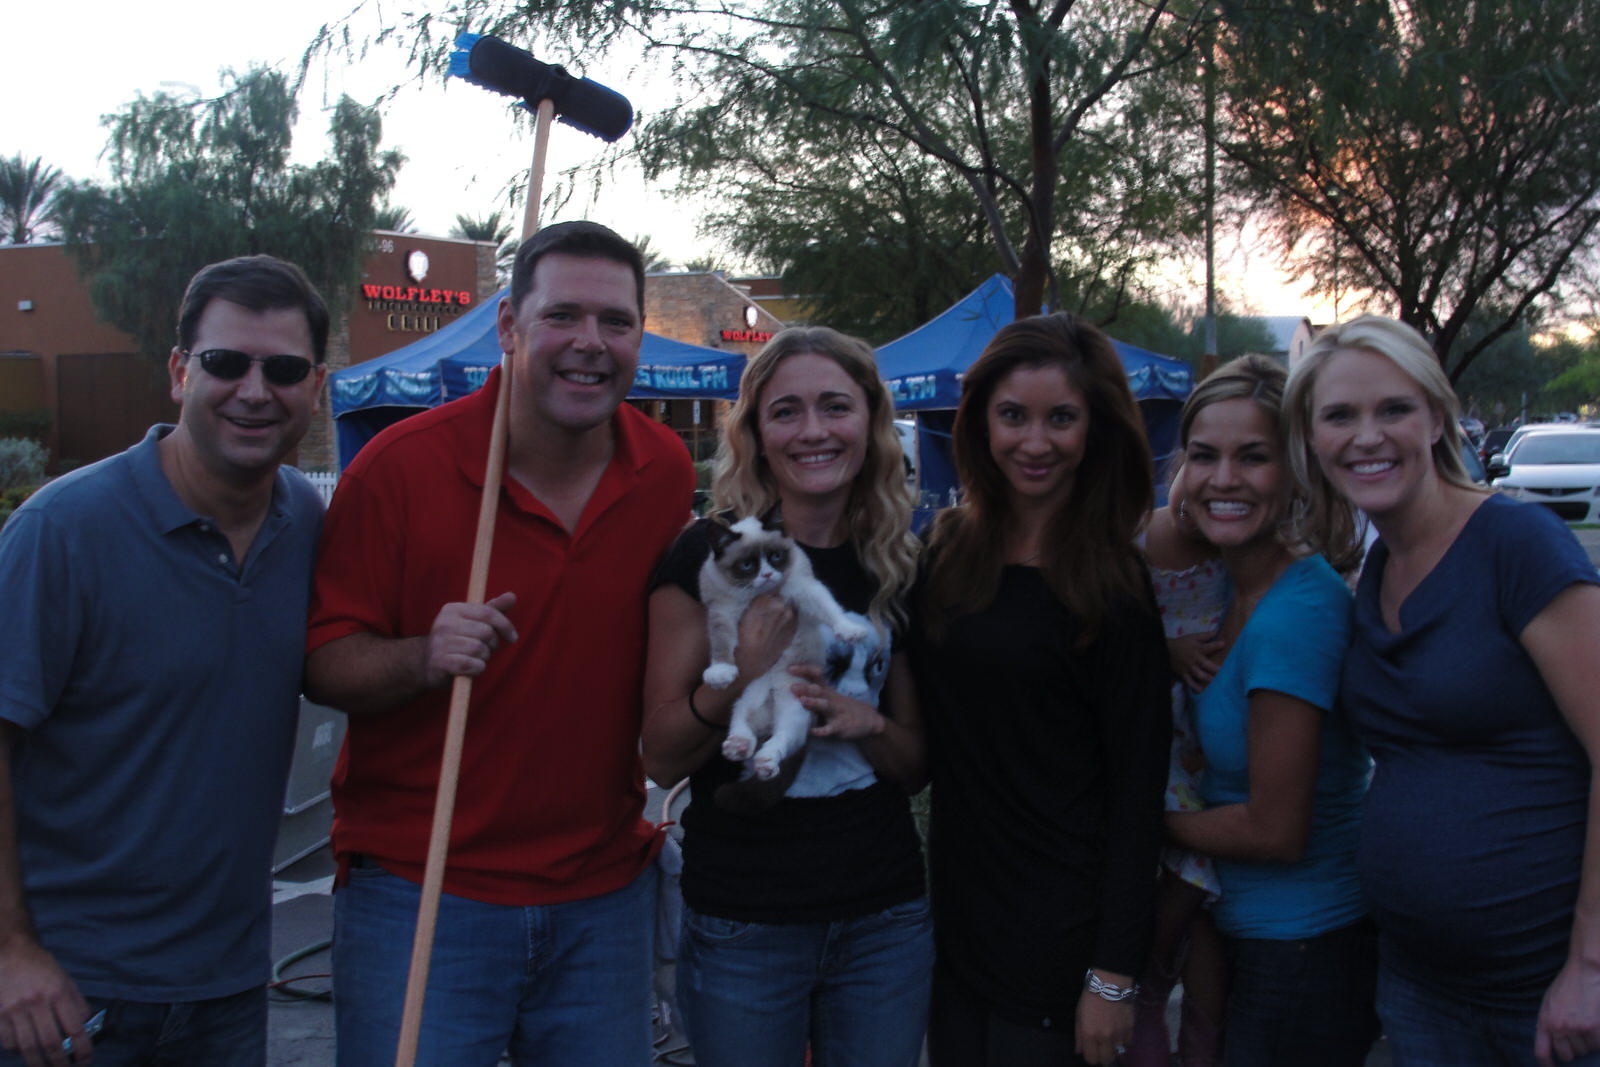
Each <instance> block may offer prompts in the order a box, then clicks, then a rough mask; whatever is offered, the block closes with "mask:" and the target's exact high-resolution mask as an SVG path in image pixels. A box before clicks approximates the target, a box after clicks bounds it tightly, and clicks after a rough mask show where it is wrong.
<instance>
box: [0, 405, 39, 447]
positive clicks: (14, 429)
mask: <svg viewBox="0 0 1600 1067" xmlns="http://www.w3.org/2000/svg"><path fill="white" fill-rule="evenodd" d="M50 422H51V419H50V412H49V411H47V410H45V409H43V408H39V409H32V410H28V411H0V438H4V437H31V438H33V439H34V440H35V441H43V440H44V438H45V435H46V434H48V433H49V432H50Z"/></svg>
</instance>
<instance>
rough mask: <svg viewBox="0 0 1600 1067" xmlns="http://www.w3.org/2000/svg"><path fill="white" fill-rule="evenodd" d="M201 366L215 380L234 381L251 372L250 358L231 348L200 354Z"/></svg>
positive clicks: (214, 349)
mask: <svg viewBox="0 0 1600 1067" xmlns="http://www.w3.org/2000/svg"><path fill="white" fill-rule="evenodd" d="M200 366H202V367H204V368H205V369H206V373H207V374H209V375H211V376H212V377H213V378H222V379H223V380H225V381H230V382H231V381H233V380H234V379H235V378H243V377H244V376H245V375H246V374H248V373H249V371H250V357H249V356H247V355H245V354H244V353H243V352H235V351H234V350H233V349H231V348H212V349H208V350H207V351H204V352H202V353H200Z"/></svg>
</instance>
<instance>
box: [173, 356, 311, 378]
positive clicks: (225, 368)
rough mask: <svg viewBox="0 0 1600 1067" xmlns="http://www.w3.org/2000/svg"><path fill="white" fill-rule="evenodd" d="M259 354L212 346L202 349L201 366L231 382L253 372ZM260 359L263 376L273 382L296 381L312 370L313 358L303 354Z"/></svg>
mask: <svg viewBox="0 0 1600 1067" xmlns="http://www.w3.org/2000/svg"><path fill="white" fill-rule="evenodd" d="M256 358H257V357H254V356H250V355H247V354H246V353H244V352H239V351H236V350H234V349H232V348H212V349H208V350H207V351H204V352H202V353H200V366H202V367H204V368H205V371H206V373H207V374H209V375H211V376H212V377H213V378H221V379H222V380H223V381H229V382H231V381H235V380H237V379H239V378H243V377H244V376H245V375H246V374H248V373H250V364H252V363H254V362H256ZM260 362H261V376H262V377H264V378H265V379H266V380H267V381H269V382H271V383H272V384H273V385H295V384H297V383H299V382H303V381H305V380H306V375H308V374H310V373H311V361H310V360H309V359H306V358H305V357H303V356H267V357H265V358H263V359H261V360H260Z"/></svg>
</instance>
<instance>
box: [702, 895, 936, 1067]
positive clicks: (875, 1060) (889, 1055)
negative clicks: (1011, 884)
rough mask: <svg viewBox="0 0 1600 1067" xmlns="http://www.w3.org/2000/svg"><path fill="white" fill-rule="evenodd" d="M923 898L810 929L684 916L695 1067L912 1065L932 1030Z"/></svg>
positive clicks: (929, 942)
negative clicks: (929, 1026)
mask: <svg viewBox="0 0 1600 1067" xmlns="http://www.w3.org/2000/svg"><path fill="white" fill-rule="evenodd" d="M932 969H933V924H932V922H931V920H930V918H929V911H928V901H927V898H925V897H924V898H921V899H918V900H915V901H912V902H910V903H907V904H900V905H896V906H895V907H892V908H888V909H885V910H884V911H880V912H875V913H873V914H871V915H865V916H862V917H861V918H858V919H840V920H836V921H833V922H813V923H793V924H790V923H782V924H779V923H747V922H735V921H732V920H729V919H719V918H716V917H715V916H711V915H701V914H699V913H698V912H696V911H694V910H693V909H692V908H688V907H685V908H684V909H683V936H682V938H681V940H680V941H679V944H678V1009H679V1011H680V1012H681V1013H682V1015H683V1020H684V1024H685V1028H686V1030H687V1032H688V1034H689V1047H690V1049H691V1050H692V1051H693V1052H694V1061H695V1063H696V1064H698V1065H699V1067H800V1065H801V1064H803V1063H804V1062H805V1055H806V1043H807V1041H809V1042H810V1044H811V1062H812V1063H813V1064H814V1065H815V1067H915V1065H916V1063H917V1058H918V1056H919V1055H920V1054H921V1050H922V1035H923V1031H924V1030H925V1029H926V1028H927V1022H928V991H929V983H930V981H931V974H932Z"/></svg>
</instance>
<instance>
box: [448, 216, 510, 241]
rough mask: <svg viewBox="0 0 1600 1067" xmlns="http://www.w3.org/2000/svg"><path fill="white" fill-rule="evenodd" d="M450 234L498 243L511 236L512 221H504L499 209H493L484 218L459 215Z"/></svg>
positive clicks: (470, 239) (464, 238)
mask: <svg viewBox="0 0 1600 1067" xmlns="http://www.w3.org/2000/svg"><path fill="white" fill-rule="evenodd" d="M450 236H451V237H460V238H461V239H463V240H466V241H490V242H492V243H494V244H497V245H498V244H502V243H504V241H505V239H506V238H507V237H510V236H511V223H509V222H505V221H502V219H501V217H500V212H498V211H491V212H490V213H489V214H487V215H485V216H483V217H482V218H473V217H472V216H471V215H457V216H456V224H455V225H454V226H452V227H451V228H450Z"/></svg>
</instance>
